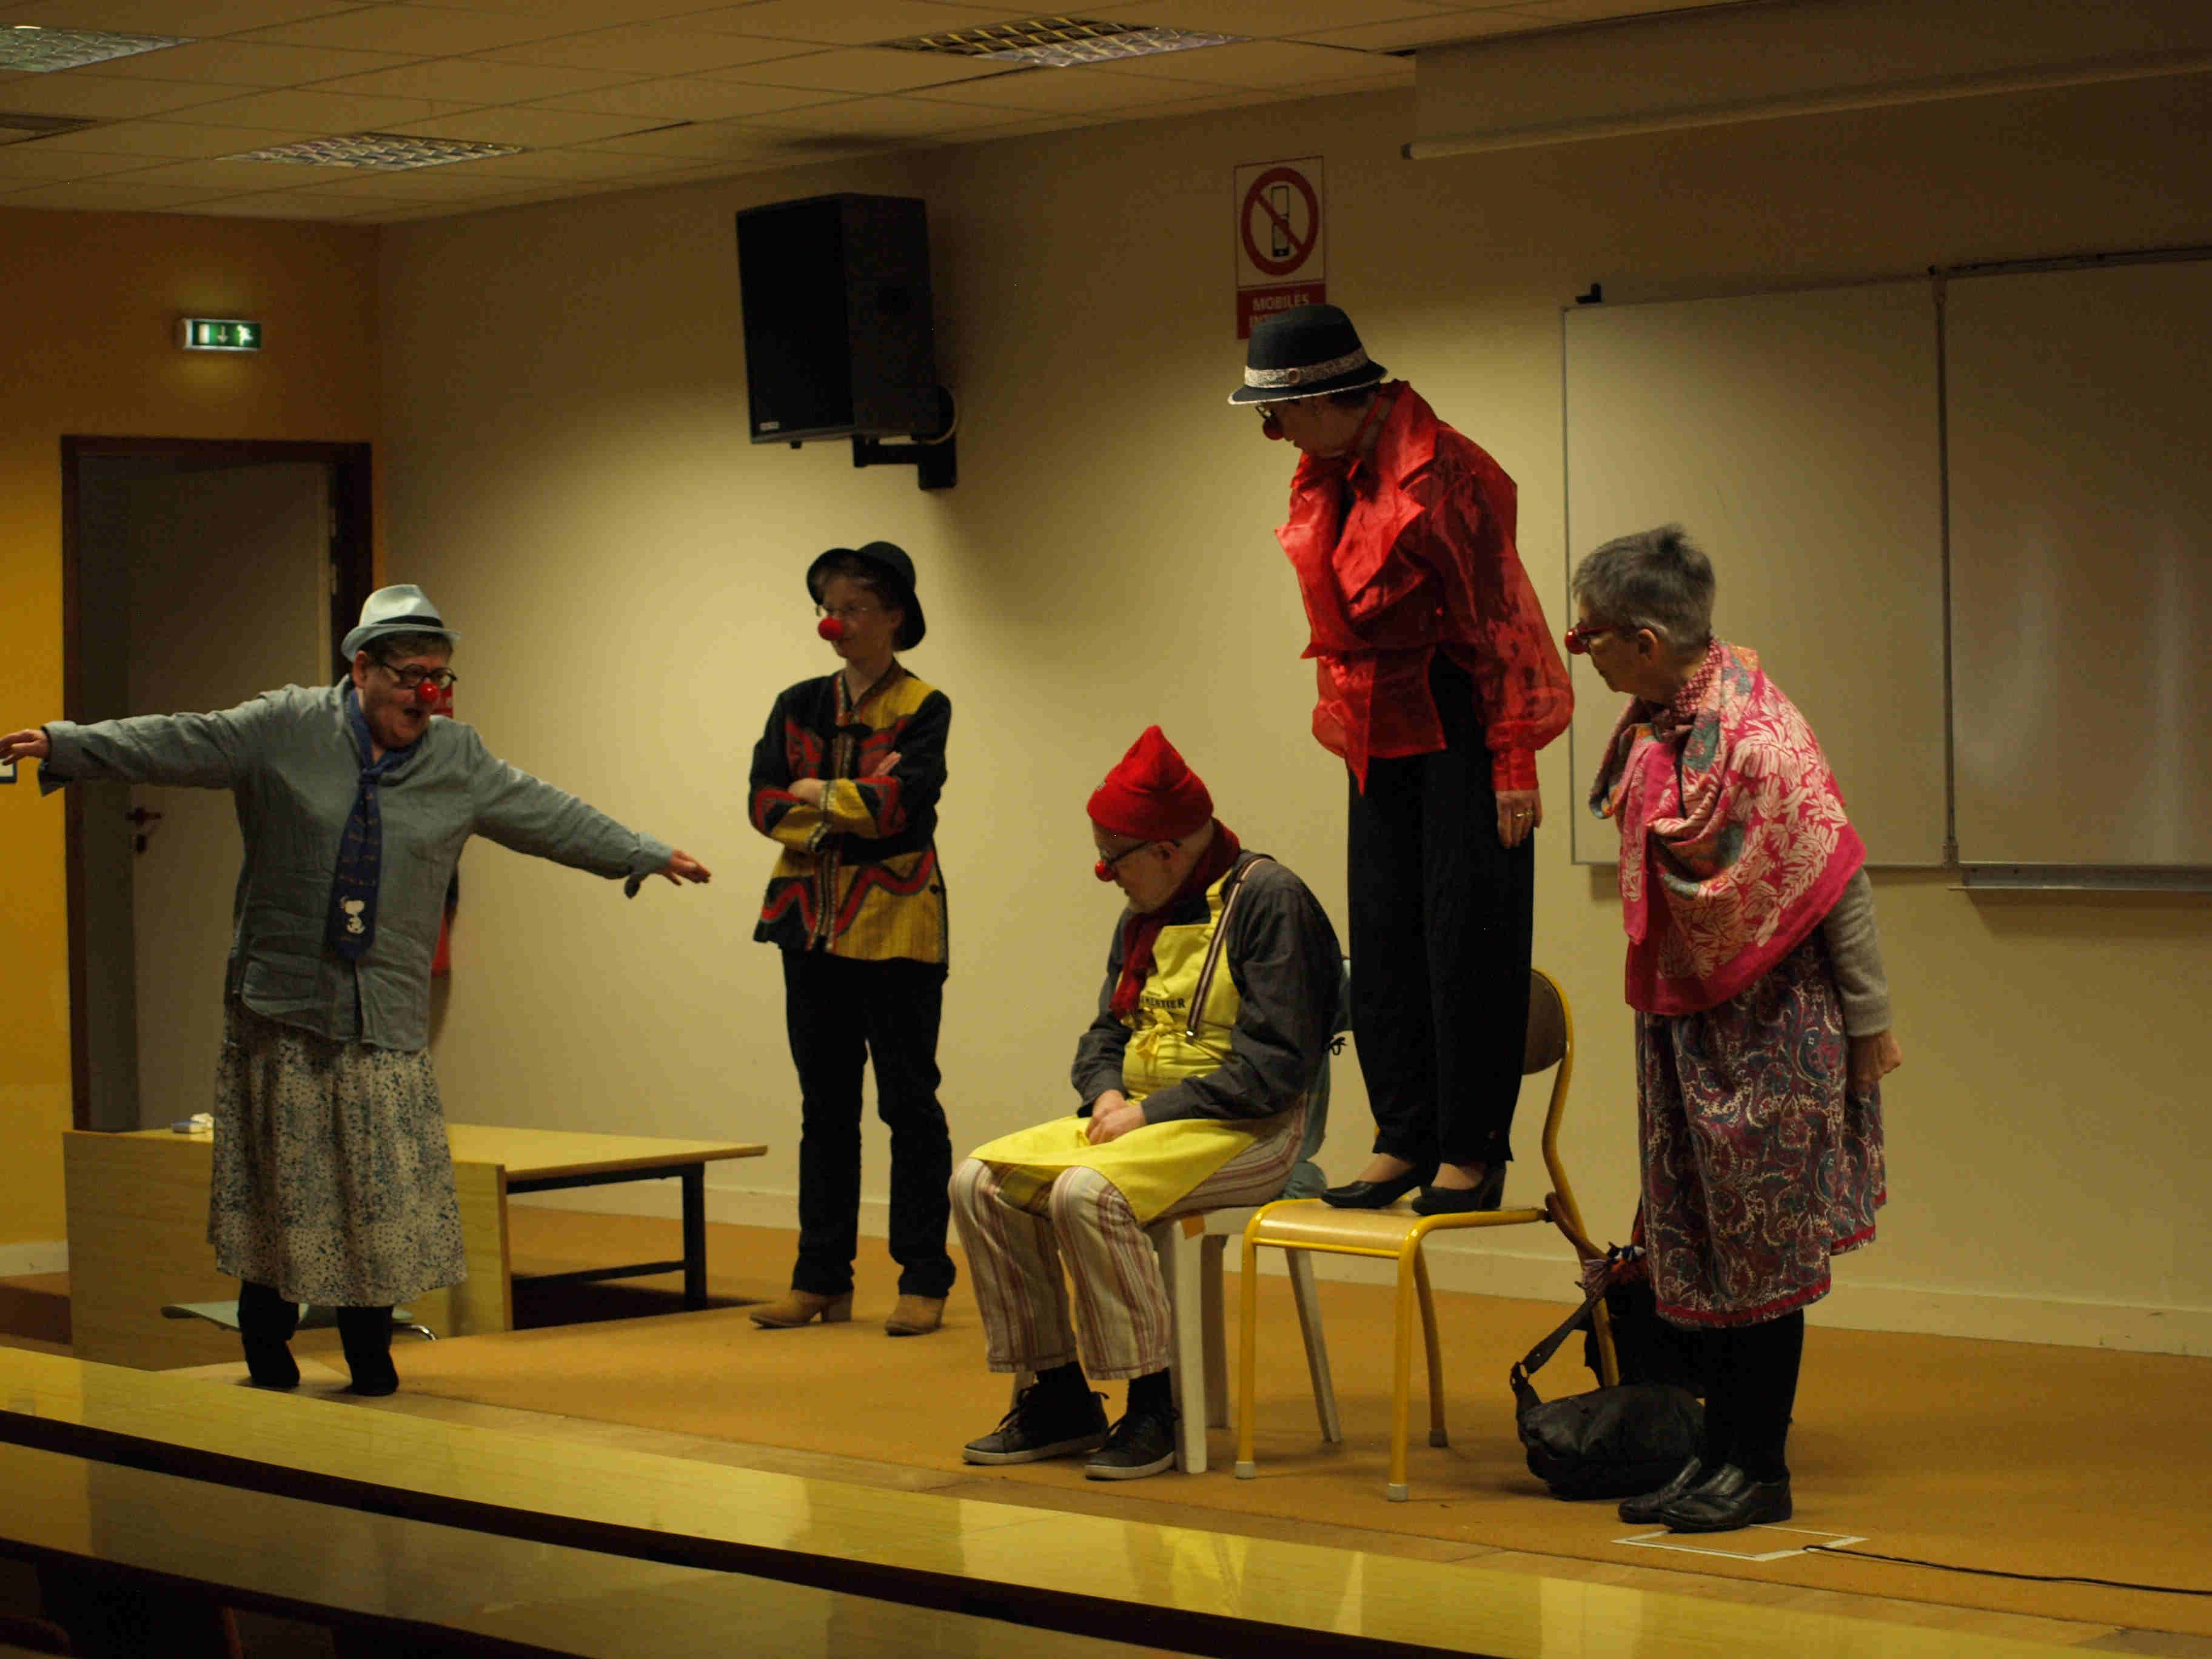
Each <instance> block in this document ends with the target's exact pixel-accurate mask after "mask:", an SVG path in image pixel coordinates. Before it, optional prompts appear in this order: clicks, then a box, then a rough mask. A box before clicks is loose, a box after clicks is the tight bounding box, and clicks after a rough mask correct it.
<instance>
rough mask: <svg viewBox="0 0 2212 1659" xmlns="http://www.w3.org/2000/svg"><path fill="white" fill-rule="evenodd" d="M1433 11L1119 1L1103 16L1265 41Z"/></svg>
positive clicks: (1315, 2) (1336, 4)
mask: <svg viewBox="0 0 2212 1659" xmlns="http://www.w3.org/2000/svg"><path fill="white" fill-rule="evenodd" d="M1435 10H1436V8H1435V7H1433V6H1429V5H1425V4H1423V3H1422V0H1126V3H1120V0H1117V3H1115V4H1114V5H1113V8H1112V9H1111V10H1110V11H1108V12H1104V13H1101V14H1099V15H1103V16H1110V17H1111V18H1113V20H1114V21H1115V22H1117V23H1152V24H1156V25H1158V27H1162V28H1172V29H1191V30H1194V31H1198V32H1200V33H1218V34H1243V35H1248V36H1249V37H1251V38H1252V39H1254V40H1272V39H1276V38H1278V37H1280V36H1282V35H1286V34H1304V33H1309V32H1310V31H1312V30H1314V29H1326V28H1343V27H1348V26H1350V25H1352V24H1354V23H1387V22H1390V21H1394V20H1395V19H1399V18H1405V17H1419V16H1423V15H1430V14H1432V13H1433V12H1434V11H1435Z"/></svg>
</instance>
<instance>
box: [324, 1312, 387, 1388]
mask: <svg viewBox="0 0 2212 1659" xmlns="http://www.w3.org/2000/svg"><path fill="white" fill-rule="evenodd" d="M337 1315H338V1341H339V1343H340V1344H341V1345H342V1346H343V1347H344V1349H345V1358H346V1369H347V1370H349V1371H351V1372H352V1373H353V1381H352V1382H351V1383H348V1384H347V1385H346V1390H345V1391H346V1392H347V1393H348V1394H357V1395H367V1396H369V1397H371V1398H375V1397H378V1396H380V1395H387V1394H396V1393H398V1390H399V1373H398V1371H397V1370H393V1369H392V1310H391V1309H389V1308H340V1309H339V1310H337Z"/></svg>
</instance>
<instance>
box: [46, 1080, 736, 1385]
mask: <svg viewBox="0 0 2212 1659" xmlns="http://www.w3.org/2000/svg"><path fill="white" fill-rule="evenodd" d="M213 1139H214V1138H213V1137H212V1136H211V1135H209V1134H207V1133H198V1134H189V1135H182V1134H177V1133H173V1131H170V1130H167V1129H147V1130H141V1131H137V1132H136V1133H127V1134H100V1133H93V1132H91V1131H88V1130H71V1131H70V1132H69V1133H65V1134H64V1136H63V1138H62V1164H63V1171H64V1185H65V1188H66V1198H67V1206H68V1226H69V1241H70V1318H71V1326H72V1333H73V1338H72V1340H73V1346H74V1347H75V1350H76V1355H77V1357H78V1358H81V1359H94V1360H99V1361H102V1362H104V1363H106V1364H115V1365H137V1366H141V1367H143V1368H146V1369H149V1370H166V1369H169V1368H173V1367H175V1366H180V1365H206V1364H215V1363H216V1362H218V1361H221V1360H225V1359H235V1358H237V1357H238V1343H237V1340H236V1339H235V1338H233V1337H228V1336H227V1335H225V1334H222V1332H219V1331H216V1330H215V1329H213V1328H210V1327H207V1326H204V1325H201V1324H199V1323H198V1322H191V1323H177V1322H168V1321H165V1320H163V1319H162V1318H161V1310H162V1309H163V1308H164V1307H166V1306H168V1305H170V1304H190V1303H197V1302H218V1301H223V1300H227V1299H230V1298H234V1297H236V1296H237V1294H238V1281H237V1280H236V1279H228V1278H226V1277H224V1276H223V1275H222V1274H221V1273H217V1272H216V1266H215V1253H214V1251H213V1250H212V1249H210V1247H209V1245H208V1243H207V1210H208V1182H209V1176H210V1170H211V1168H212V1156H213ZM447 1140H448V1144H449V1145H450V1146H451V1147H452V1149H453V1185H454V1188H455V1189H456V1192H457V1194H458V1195H459V1200H460V1210H461V1240H462V1248H463V1250H464V1252H465V1257H466V1261H467V1263H468V1270H469V1275H468V1278H467V1279H465V1281H463V1282H462V1283H461V1284H459V1285H454V1286H453V1288H452V1289H451V1290H447V1291H432V1292H430V1293H429V1294H428V1295H427V1296H422V1297H415V1298H412V1300H411V1302H410V1306H411V1307H412V1308H413V1309H414V1310H415V1313H416V1317H417V1318H419V1319H420V1320H421V1321H422V1323H423V1324H424V1325H426V1326H427V1327H428V1328H430V1329H431V1330H432V1331H434V1332H435V1333H436V1334H438V1335H440V1336H472V1335H477V1334H481V1333H484V1332H489V1331H506V1330H512V1329H513V1328H514V1291H513V1263H512V1261H511V1259H510V1257H509V1255H508V1250H507V1200H508V1199H509V1198H510V1197H511V1196H513V1194H518V1193H536V1192H548V1191H552V1190H556V1189H558V1188H574V1187H592V1186H604V1185H607V1184H609V1183H611V1182H629V1181H654V1180H669V1179H673V1180H675V1181H677V1182H679V1183H680V1184H681V1186H682V1188H683V1213H684V1219H683V1240H684V1244H683V1253H682V1255H681V1257H680V1258H679V1259H675V1260H670V1261H643V1262H632V1263H629V1264H625V1265H618V1266H612V1267H589V1268H584V1269H580V1270H579V1271H576V1272H574V1273H560V1274H546V1275H544V1276H543V1277H544V1278H545V1279H619V1278H628V1277H631V1276H633V1275H638V1274H646V1273H674V1272H678V1271H681V1272H682V1273H683V1274H684V1304H685V1305H686V1306H687V1307H695V1308H696V1307H704V1306H705V1305H706V1299H707V1212H706V1167H707V1165H708V1164H711V1163H714V1162H717V1161H719V1160H722V1159H726V1158H758V1157H760V1156H761V1155H762V1154H763V1152H766V1151H767V1150H768V1149H767V1148H766V1147H765V1146H760V1145H757V1144H756V1143H752V1142H743V1141H720V1140H666V1139H658V1138H644V1137H640V1136H635V1135H596V1134H572V1133H567V1132H565V1131H562V1130H556V1129H507V1128H501V1127H495V1126H491V1125H486V1124H474V1123H455V1124H451V1125H448V1126H447Z"/></svg>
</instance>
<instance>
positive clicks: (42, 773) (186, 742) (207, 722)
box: [39, 697, 270, 793]
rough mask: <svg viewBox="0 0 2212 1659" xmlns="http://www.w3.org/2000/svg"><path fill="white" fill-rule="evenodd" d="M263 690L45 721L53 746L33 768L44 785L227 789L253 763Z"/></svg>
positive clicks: (264, 709)
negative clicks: (209, 710) (199, 706)
mask: <svg viewBox="0 0 2212 1659" xmlns="http://www.w3.org/2000/svg"><path fill="white" fill-rule="evenodd" d="M269 713H270V702H269V701H268V699H266V698H264V697H256V698H254V699H253V700H252V702H245V703H241V704H240V705H239V706H238V707H237V708H226V709H222V710H220V711H218V712H217V713H215V714H138V715H134V716H132V717H131V719H129V720H100V721H98V722H96V723H95V724H94V725H91V726H79V725H77V724H76V722H75V721H72V720H53V721H51V722H49V723H48V724H47V726H46V741H47V743H48V744H49V745H50V746H51V748H52V753H51V754H49V755H48V757H46V763H45V764H43V765H42V766H40V769H39V787H40V789H41V790H42V791H44V792H46V793H52V792H53V791H54V790H56V789H58V788H60V787H62V786H63V785H64V784H67V783H145V784H166V785H168V786H170V787H175V788H186V789H234V788H236V787H238V785H239V784H240V782H241V781H244V779H245V777H246V773H247V771H248V770H250V769H251V768H252V764H253V757H254V753H255V750H256V745H257V742H258V733H259V731H260V729H261V727H262V726H263V724H264V721H265V720H267V718H268V716H269Z"/></svg>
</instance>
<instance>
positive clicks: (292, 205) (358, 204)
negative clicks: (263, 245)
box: [192, 190, 382, 220]
mask: <svg viewBox="0 0 2212 1659" xmlns="http://www.w3.org/2000/svg"><path fill="white" fill-rule="evenodd" d="M381 205H382V204H380V203H377V202H365V201H362V199H361V198H359V197H347V196H325V195H324V194H323V193H322V192H321V191H315V190H280V191H264V192H262V193H260V194H258V195H253V196H227V197H223V198H222V200H221V201H216V202H202V203H200V204H197V206H195V207H194V208H193V209H192V211H193V213H195V214H202V213H205V214H210V215H213V216H216V217H217V218H222V219H307V220H319V219H354V218H359V217H361V216H362V215H365V214H370V213H374V212H376V211H377V210H378V209H379V208H380V206H381Z"/></svg>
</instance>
